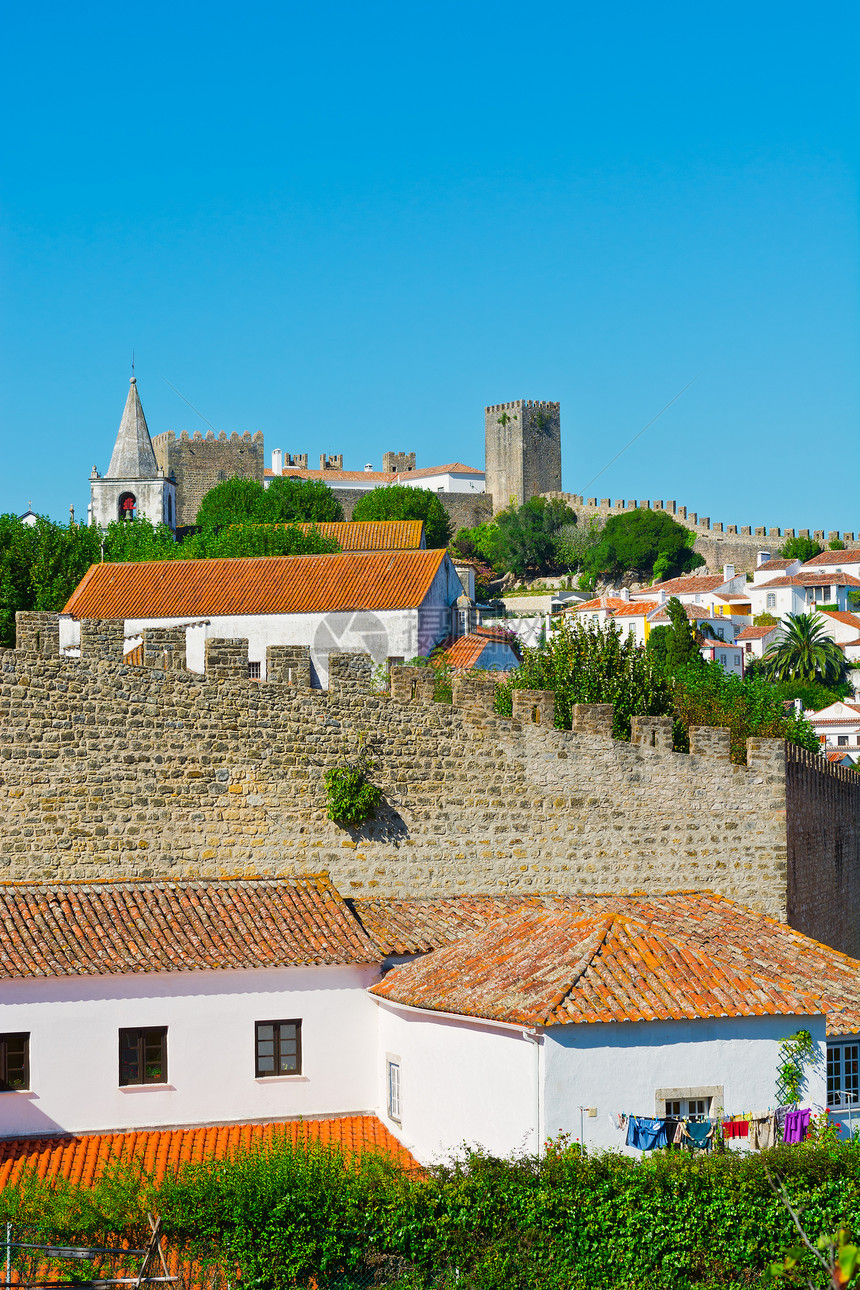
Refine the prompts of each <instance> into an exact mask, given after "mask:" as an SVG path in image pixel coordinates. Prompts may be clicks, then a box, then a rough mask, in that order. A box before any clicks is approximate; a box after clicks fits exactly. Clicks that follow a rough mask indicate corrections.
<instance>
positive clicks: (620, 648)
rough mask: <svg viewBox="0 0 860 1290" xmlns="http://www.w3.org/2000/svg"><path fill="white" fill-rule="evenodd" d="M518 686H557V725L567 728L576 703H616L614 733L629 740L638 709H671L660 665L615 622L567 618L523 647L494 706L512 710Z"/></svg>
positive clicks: (662, 711) (504, 711)
mask: <svg viewBox="0 0 860 1290" xmlns="http://www.w3.org/2000/svg"><path fill="white" fill-rule="evenodd" d="M514 690H553V691H554V692H555V724H556V726H557V727H558V728H559V729H562V730H569V729H570V727H571V723H572V719H573V705H574V704H576V703H611V704H613V705H614V716H613V734H614V735H615V738H616V739H629V738H630V718H631V716H633V715H634V714H635V713H644V714H648V715H651V716H662V715H664V714H667V713H670V712H671V711H672V705H671V694H670V690H669V686H668V683H667V681H666V678H665V676H664V673H663V671H662V669H661V668H660V667H659V666H658V665H657V664H656V663H655V661H654V659H653V658H652V657H650V656H649V655H648V654H647V653H646V652H645V651H644V650H641V649H639V647H638V646H637V645H636V643H635V640H634V638H633V637H632V636H630V635H622V634H621V633H620V632H619V631H618V630H617V629H615V628H614V627H613V626H612V625H611V624H607V625H606V627H601V626H600V625H599V624H596V623H583V622H577V621H576V620H574V618H573V616H572V615H570V616H565V617H564V618H563V619H562V621H561V623H560V624H559V626H558V627H557V628H556V629H555V630H554V631H553V632H551V633H550V635H549V636H548V638H547V640H546V641H545V642H544V643H543V644H542V645H539V646H536V647H535V648H533V649H530V648H528V647H527V648H526V649H524V650H523V661H522V663H521V665H520V667H519V668H518V670H517V671H516V672H515V673H514V674H513V676H511V677H510V678H509V679H508V680H507V681H505V682H503V683H501V684H500V685H499V686H498V688H497V690H496V710H497V711H498V712H500V713H502V715H504V716H510V714H511V712H512V711H513V707H512V704H513V699H512V695H513V691H514Z"/></svg>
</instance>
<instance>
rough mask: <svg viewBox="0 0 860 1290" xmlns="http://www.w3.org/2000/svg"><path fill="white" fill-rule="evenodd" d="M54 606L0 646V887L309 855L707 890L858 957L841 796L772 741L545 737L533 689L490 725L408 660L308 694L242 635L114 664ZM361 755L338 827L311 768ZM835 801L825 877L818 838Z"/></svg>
mask: <svg viewBox="0 0 860 1290" xmlns="http://www.w3.org/2000/svg"><path fill="white" fill-rule="evenodd" d="M52 617H53V616H51V615H38V614H33V615H21V621H20V623H19V627H20V634H19V645H20V646H22V648H19V649H17V650H4V651H0V876H2V877H3V878H6V879H25V878H26V879H34V878H42V879H46V880H57V881H62V880H64V879H71V878H76V879H80V878H105V877H128V878H133V877H134V878H143V877H176V876H179V875H189V874H209V875H215V874H221V875H224V874H235V873H249V874H250V873H269V872H271V873H276V872H297V871H302V870H307V871H314V872H316V871H318V870H320V869H322V868H325V869H328V870H329V871H330V872H331V874H332V877H333V880H334V881H335V883H336V884H337V886H338V887H339V888H340V889H341V890H342V891H343V892H344V894H346V895H349V894H355V893H358V892H365V893H366V892H368V891H376V892H378V893H379V894H397V893H404V894H405V893H413V894H414V893H433V892H437V893H443V892H448V893H454V892H464V891H473V892H477V891H528V890H543V891H547V890H559V891H568V892H589V891H590V892H598V891H606V890H642V889H648V890H651V891H660V890H667V889H678V888H710V889H712V890H715V891H717V892H721V893H723V894H724V895H726V896H731V897H733V898H735V899H738V900H741V901H743V902H745V903H746V904H749V905H751V906H753V907H755V908H757V909H759V910H762V911H763V912H765V913H767V914H770V915H772V916H774V917H776V918H786V917H792V916H797V917H799V918H800V919H801V920H802V922H803V930H804V931H806V932H808V933H809V934H810V935H813V936H817V937H818V938H819V939H821V940H824V941H827V942H828V943H829V944H831V945H836V946H837V947H838V948H842V949H845V950H847V951H849V952H853V953H860V944H858V943H857V939H858V938H857V932H856V931H855V930H854V927H856V920H855V923H854V927H852V926H851V922H850V912H851V910H856V907H857V903H856V890H857V886H856V885H857V881H858V868H860V866H858V856H857V845H856V842H857V832H856V820H857V815H858V805H860V787H858V786H856V785H854V784H852V783H850V781H849V780H848V779H847V778H845V777H844V776H843V777H842V778H839V785H840V788H839V793H838V795H837V797H838V801H837V798H836V797H833V796H830V797H828V793H830V791H831V790H830V788H829V780H828V779H827V776H828V771H827V770H826V769H825V768H822V769H821V770H819V769H817V768H812V767H811V766H810V767H807V768H805V769H804V772H803V773H804V776H805V777H806V781H807V782H808V783H811V784H812V788H811V789H810V788H808V787H802V788H801V789H798V787H797V782H796V778H792V776H791V774H789V778H788V780H787V779H786V764H785V749H784V745H783V744H782V743H781V742H778V741H772V740H751V741H750V743H749V749H748V755H749V764H748V766H746V767H741V766H735V765H732V764H731V762H730V761H729V760H728V744H727V741H726V740H725V738H724V737H721V735H720V733H719V732H715V731H703V732H702V733H701V735H700V736H696V737H695V738H694V740H693V741H692V746H693V749H694V752H693V753H692V754H682V753H675V752H672V751H671V744H670V740H669V737H668V733H667V731H666V730H664V729H663V727H662V725H661V723H660V722H659V721H657V722H656V724H655V721H654V719H643V721H642V722H640V723H637V725H636V727H635V729H634V732H633V740H632V742H630V743H624V742H619V741H616V740H613V739H612V737H611V733H610V731H611V710H610V709H604V708H603V707H602V706H601V705H597V706H590V707H589V706H584V707H583V708H582V709H579V710H578V711H577V714H576V720H575V723H574V724H575V728H574V730H572V731H557V730H554V729H553V728H552V726H551V712H552V699H551V696H547V695H545V694H542V693H540V692H538V693H537V694H534V695H533V694H523V695H518V696H517V708H516V712H515V717H514V719H508V718H502V717H498V716H496V715H495V714H493V713H492V711H491V710H490V708H491V704H492V694H493V683H492V681H490V682H489V683H487V682H486V680H485V681H484V682H483V684H482V683H481V682H479V681H474V680H472V681H470V680H464V681H458V683H457V685H456V686H455V694H454V704H453V705H447V704H441V703H433V702H431V701H429V700H430V697H431V696H430V693H429V691H428V688H427V687H426V686H423V685H422V684H421V681H422V680H423V674H422V673H421V670H420V669H411V668H401V669H394V670H393V672H392V695H391V696H389V695H388V694H385V695H380V694H375V693H372V692H371V689H370V670H369V661H368V660H367V658H366V656H361V655H358V656H356V655H332V658H331V663H332V671H331V689H330V690H329V691H327V692H323V691H319V690H312V689H310V688H309V687H308V686H307V685H306V681H307V672H306V671H303V670H302V668H301V666H300V664H301V660H297V659H294V658H293V657H292V656H291V657H290V658H289V659H288V658H286V656H284V658H280V656H279V657H278V659H275V658H273V659H272V663H273V665H276V666H273V672H274V674H275V675H279V676H281V677H285V678H286V677H289V678H291V679H292V680H293V681H295V682H297V683H296V684H287V683H285V682H284V681H271V682H263V683H261V682H258V681H253V680H248V679H246V677H245V675H244V672H245V669H246V666H247V646H246V643H245V642H243V641H241V640H239V641H220V642H219V641H209V642H208V650H207V665H208V672H207V675H206V676H203V677H201V676H199V675H197V674H193V673H189V672H186V671H184V670H183V669H182V667H181V657H180V656H179V655H178V652H177V651H176V650H171V648H170V646H171V642H170V641H168V640H166V639H162V638H161V637H158V639H155V638H153V639H152V640H148V639H146V638H145V640H144V654H143V657H144V659H145V660H147V661H148V662H149V664H150V665H149V666H129V665H127V664H124V663H123V662H122V661H121V649H122V632H121V625H120V628H119V630H115V628H116V624H113V623H110V622H107V623H99V622H93V623H87V624H82V634H81V637H82V648H83V654H84V656H83V657H82V658H80V659H72V658H63V657H58V656H57V655H56V654H52V653H51V650H52V648H54V642H55V640H56V637H55V636H54V634H53V630H52V627H51V624H50V623H49V622H48V619H49V618H52ZM174 644H177V645H178V642H175V643H174ZM362 753H366V754H367V755H368V756H369V757H370V758H371V759H372V762H373V763H374V765H373V772H372V774H373V778H374V780H375V782H377V783H378V784H379V785H380V787H381V788H382V789H383V791H384V795H385V797H384V804H383V806H382V808H381V809H380V811H379V813H378V816H377V818H376V819H375V820H372V821H370V822H368V823H367V824H366V825H365V826H364V827H362V828H361V829H359V830H350V829H346V828H342V827H340V826H339V825H337V824H335V823H334V822H332V821H331V820H329V819H328V818H327V816H326V805H325V802H326V791H325V785H324V775H325V772H326V770H328V769H330V768H331V767H333V766H337V765H339V764H342V763H343V762H344V761H345V760H354V759H355V758H356V757H358V756H359V755H361V754H362ZM837 778H838V777H837ZM825 781H826V782H825ZM816 785H817V786H818V787H816ZM822 785H823V787H822ZM843 798H844V799H845V800H844V801H843V800H842V799H843ZM845 812H848V815H849V816H850V818H851V819H852V820H853V821H854V825H853V826H852V827H853V829H854V832H853V834H852V835H851V836H852V837H853V842H850V843H849V842H847V841H843V847H842V851H841V859H840V860H839V862H838V863H839V865H840V866H841V870H840V873H841V875H842V876H841V877H840V878H839V881H838V883H837V882H836V881H835V880H834V878H833V874H834V872H835V870H836V865H837V861H836V852H835V850H834V854H833V861H832V863H831V861H830V860H827V861H825V860H824V859H823V858H822V855H821V851H820V834H821V832H822V830H824V831H825V833H827V831H828V830H836V831H838V830H839V829H840V828H841V827H842V826H841V825H840V824H839V819H841V818H842V817H843V815H844V814H845ZM787 815H788V825H787V822H786V818H787ZM849 832H850V830H849ZM828 836H829V834H828ZM846 839H847V834H846ZM852 848H853V849H852ZM828 854H829V853H828ZM789 858H790V864H791V866H792V867H791V870H789ZM846 874H848V875H849V876H848V877H846V876H845V875H846ZM852 893H853V898H850V897H851V896H852ZM846 896H847V897H849V899H847V900H846ZM840 910H842V911H844V917H843V915H842V914H841V913H840V912H839V911H840Z"/></svg>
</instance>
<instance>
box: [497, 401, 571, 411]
mask: <svg viewBox="0 0 860 1290" xmlns="http://www.w3.org/2000/svg"><path fill="white" fill-rule="evenodd" d="M509 408H550V409H552V410H553V411H558V410H559V409H560V408H561V404H560V403H553V402H552V401H551V400H545V399H514V400H513V402H512V403H490V404H489V405H488V406H486V407H485V408H484V412H507V411H508V409H509Z"/></svg>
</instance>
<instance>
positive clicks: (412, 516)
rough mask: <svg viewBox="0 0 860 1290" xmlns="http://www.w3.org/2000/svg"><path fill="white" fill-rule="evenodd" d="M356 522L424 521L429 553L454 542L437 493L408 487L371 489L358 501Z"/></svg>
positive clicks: (449, 521) (448, 520)
mask: <svg viewBox="0 0 860 1290" xmlns="http://www.w3.org/2000/svg"><path fill="white" fill-rule="evenodd" d="M352 518H353V519H354V520H423V521H424V538H425V541H426V543H427V547H428V550H434V551H437V550H439V548H440V547H443V546H447V545H448V543H449V542H450V540H451V520H450V519H449V517H448V512H447V511H446V510H445V507H444V506H443V505H442V503H441V502H440V501H439V498H438V496H437V495H436V493H431V492H430V490H429V489H428V488H410V487H409V485H408V484H385V485H383V486H382V487H381V488H371V489H370V491H369V492H367V493H365V494H364V496H363V497H360V498H359V500H358V501H357V502H356V504H355V506H354V508H353V512H352Z"/></svg>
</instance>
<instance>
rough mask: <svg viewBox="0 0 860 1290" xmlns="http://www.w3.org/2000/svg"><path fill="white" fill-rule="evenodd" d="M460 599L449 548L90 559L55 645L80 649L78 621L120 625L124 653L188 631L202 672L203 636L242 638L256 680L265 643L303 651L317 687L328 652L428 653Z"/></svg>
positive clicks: (189, 651)
mask: <svg viewBox="0 0 860 1290" xmlns="http://www.w3.org/2000/svg"><path fill="white" fill-rule="evenodd" d="M462 595H463V585H462V583H461V581H460V578H459V577H458V575H457V571H456V569H455V568H454V566H453V564H452V563H451V561H450V559H449V558H448V554H447V552H446V551H424V550H411V551H378V552H344V553H343V554H339V555H293V556H255V557H247V558H240V559H232V560H224V559H219V560H152V561H143V562H141V563H129V564H94V565H92V566H91V567H90V569H89V570H88V572H87V573H86V574H85V575H84V578H83V579H82V581H81V582H80V584H79V586H78V587H77V588H76V589H75V591H74V592H73V593H72V595H71V597H70V598H69V601H68V603H67V604H66V606H65V608H64V610H63V613H62V615H61V617H60V648H61V649H64V648H69V647H74V646H76V645H77V644H78V643H79V641H80V620H81V619H82V618H122V619H124V620H125V635H126V638H127V641H128V644H129V648H132V647H133V645H134V644H135V643H137V641H138V640H139V639H140V633H141V631H142V630H143V629H144V628H145V627H185V629H186V632H185V638H186V661H187V666H188V667H189V668H190V669H191V670H192V671H195V672H203V671H204V658H205V646H206V641H207V639H209V638H210V637H222V638H223V637H233V638H236V637H238V638H245V639H247V641H248V660H249V665H250V667H251V669H252V671H251V674H252V675H255V676H259V677H260V678H261V679H265V675H266V648H267V646H269V645H297V646H305V647H307V648H308V649H309V650H310V659H311V669H312V681H313V683H314V684H315V685H321V686H323V687H324V686H326V685H327V684H328V656H329V654H330V653H332V652H333V651H336V652H337V651H346V652H358V653H361V652H366V653H368V654H370V655H371V657H372V658H373V660H374V662H376V663H380V664H382V663H385V661H386V659H389V658H396V659H400V660H401V661H402V660H403V659H408V658H414V657H415V656H416V655H419V654H420V655H427V654H429V653H430V651H431V650H432V649H433V647H434V646H435V645H437V644H438V643H439V642H440V641H442V640H444V639H445V638H446V637H447V636H448V635H449V634H450V633H451V632H452V630H455V629H456V621H455V616H456V605H457V601H458V599H459V598H460V597H461V596H462Z"/></svg>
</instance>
